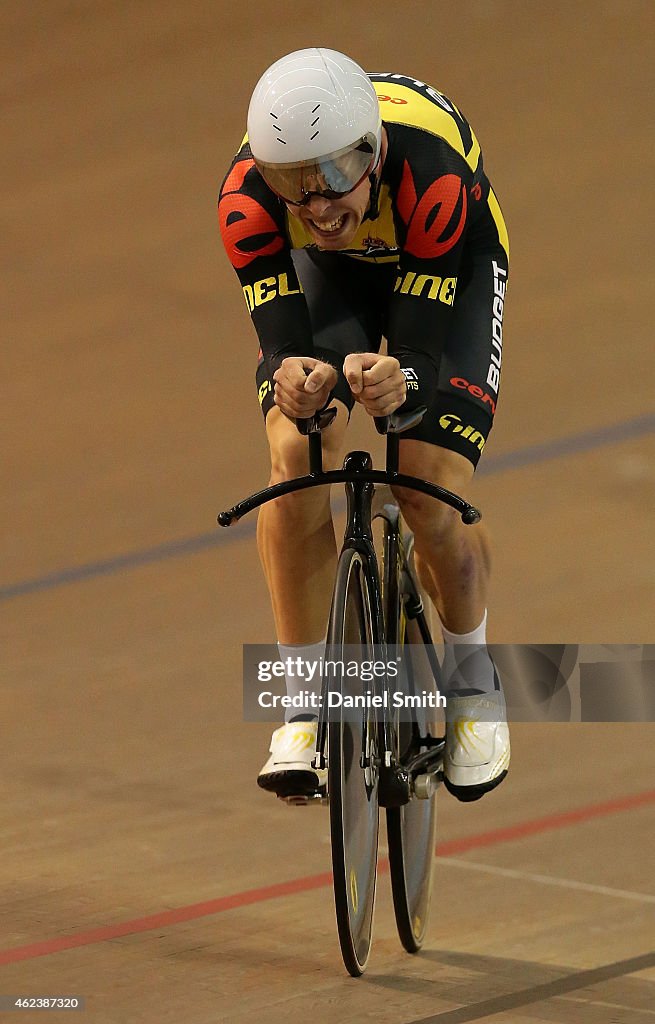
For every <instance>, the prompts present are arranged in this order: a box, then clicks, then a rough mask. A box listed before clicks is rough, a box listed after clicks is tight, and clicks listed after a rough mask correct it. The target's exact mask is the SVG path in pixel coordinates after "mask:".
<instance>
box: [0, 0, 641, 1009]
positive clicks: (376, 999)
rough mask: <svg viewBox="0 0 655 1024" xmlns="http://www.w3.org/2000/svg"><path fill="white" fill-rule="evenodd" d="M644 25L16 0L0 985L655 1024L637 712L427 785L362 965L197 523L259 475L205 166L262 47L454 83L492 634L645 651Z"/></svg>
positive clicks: (234, 287)
mask: <svg viewBox="0 0 655 1024" xmlns="http://www.w3.org/2000/svg"><path fill="white" fill-rule="evenodd" d="M654 15H655V8H654V6H653V4H652V2H651V0H643V2H641V0H578V2H576V3H573V4H571V3H570V2H566V3H565V2H562V0H549V2H545V0H543V2H542V0H474V2H471V3H467V4H459V3H455V2H453V0H444V2H441V3H436V2H434V3H429V2H414V3H411V4H401V3H397V4H384V5H380V4H373V3H358V2H354V3H353V2H350V3H348V4H347V5H346V4H343V5H336V7H334V6H332V5H318V7H317V8H312V7H311V6H310V7H303V6H298V5H292V4H286V5H285V4H280V3H279V2H276V3H272V2H270V0H259V2H257V3H254V2H250V0H249V2H246V3H245V4H239V5H232V4H227V3H224V4H223V5H221V4H217V3H212V2H209V0H195V2H194V3H192V4H183V3H181V2H176V0H156V2H155V0H30V2H28V3H25V2H23V0H4V3H3V4H2V6H1V8H0V54H1V59H2V106H3V126H4V127H3V146H2V150H3V153H2V164H3V195H2V211H3V225H2V241H3V291H4V303H3V306H4V308H5V310H6V315H5V317H3V319H4V326H3V331H2V333H3V341H2V350H3V360H2V362H3V400H2V405H3V413H4V414H5V418H6V421H7V426H8V430H7V429H5V430H3V437H4V439H5V440H4V444H3V460H2V481H1V484H2V486H1V488H0V501H1V502H2V523H3V530H2V576H1V578H0V596H1V597H2V609H1V612H2V614H1V619H0V622H1V627H0V628H1V631H2V648H1V650H2V662H1V670H2V681H3V686H2V697H1V699H2V709H1V710H2V716H1V720H2V735H1V743H0V751H1V765H0V780H1V782H0V786H1V794H2V795H1V799H0V837H1V838H0V850H1V857H0V865H1V867H0V870H1V873H2V895H1V896H0V901H1V908H2V909H1V913H0V993H1V994H4V995H11V994H26V995H53V994H55V995H62V994H71V995H73V994H74V995H77V996H82V997H86V1011H85V1014H86V1016H85V1017H84V1019H86V1020H89V1021H92V1022H93V1024H109V1022H117V1024H118V1022H120V1024H123V1022H129V1024H132V1022H144V1024H164V1022H185V1024H209V1022H218V1021H230V1022H232V1021H234V1022H239V1024H250V1022H255V1021H257V1022H259V1021H262V1020H263V1021H271V1022H275V1024H277V1022H280V1024H281V1022H284V1024H296V1022H301V1021H302V1022H305V1021H307V1020H312V1021H317V1022H319V1024H332V1022H335V1024H336V1022H342V1021H344V1022H348V1024H359V1022H362V1024H363V1022H364V1021H375V1022H377V1024H387V1022H388V1024H409V1022H418V1021H423V1022H427V1021H430V1022H439V1024H455V1022H461V1021H478V1022H486V1021H494V1022H497V1024H509V1022H512V1024H523V1022H533V1021H553V1022H573V1024H587V1022H588V1024H610V1022H617V1024H618V1022H620V1024H628V1022H629V1024H642V1022H643V1024H646V1022H650V1021H655V953H654V952H653V947H654V939H655V881H654V870H653V869H654V868H655V855H654V853H653V831H654V829H655V743H654V742H653V741H654V738H655V733H654V732H653V727H652V726H649V725H613V724H596V725H591V724H589V725H584V726H580V725H578V726H575V725H557V726H555V725H551V726H546V725H532V726H528V725H524V726H518V727H516V728H515V729H514V734H513V748H514V759H513V767H512V772H511V775H510V777H509V778H508V780H507V782H506V783H505V784H504V785H503V786H502V787H501V789H500V790H499V791H498V792H497V793H495V794H493V795H492V796H490V797H488V798H486V799H485V800H483V801H482V802H480V803H479V804H474V805H471V806H468V807H466V806H461V805H458V804H457V803H456V802H455V801H453V800H451V799H448V797H447V795H446V796H442V797H440V843H441V846H440V853H441V854H442V858H441V859H440V860H438V861H437V892H436V898H435V905H434V912H433V923H432V930H431V934H430V938H429V941H428V943H427V947H426V949H425V951H424V953H423V954H422V955H421V956H419V957H414V958H410V957H408V956H406V955H405V954H403V953H402V952H401V950H400V946H399V943H398V941H397V939H396V937H395V930H394V925H393V918H392V912H391V904H390V897H389V892H388V879H387V877H386V875H384V874H383V875H382V876H381V879H380V886H379V904H378V912H377V919H376V941H375V946H374V952H373V956H372V960H371V964H370V968H369V971H368V973H367V975H366V977H365V978H364V979H362V980H361V981H359V982H355V981H353V980H351V979H350V978H348V977H347V976H346V975H345V974H344V972H343V969H342V966H341V963H340V959H339V954H338V947H337V941H336V930H335V924H334V915H333V908H332V898H331V893H330V889H329V879H328V877H327V873H328V871H329V847H328V845H327V843H328V839H327V819H326V815H325V813H324V812H323V811H320V810H314V809H311V810H302V809H290V808H287V807H285V806H283V805H282V804H280V803H278V802H276V801H275V800H273V799H271V798H270V797H269V796H267V795H266V794H263V793H261V792H260V791H258V789H257V788H256V785H255V776H256V773H257V770H258V769H259V767H260V764H261V762H262V760H263V758H264V754H265V751H266V748H267V744H268V738H269V728H268V727H267V726H263V725H262V726H260V725H257V726H255V725H246V724H244V723H243V722H242V720H241V703H240V702H241V690H240V678H241V676H240V672H241V667H240V666H241V645H242V644H243V643H244V642H247V641H248V642H264V641H269V640H271V639H272V638H273V631H272V622H271V616H270V612H269V610H268V603H267V599H266V595H265V591H264V587H263V583H262V582H261V580H260V576H259V570H258V565H257V560H256V553H255V549H254V544H253V536H252V530H251V529H250V530H249V529H248V528H247V527H246V524H245V523H244V524H242V528H241V529H239V528H237V529H234V530H233V531H230V532H229V533H228V532H226V533H222V532H219V531H218V530H217V529H214V526H213V524H214V517H215V514H216V512H217V511H218V510H219V508H221V507H225V506H226V505H227V504H231V503H232V501H233V500H235V499H236V498H238V497H240V496H242V495H244V494H245V493H248V492H249V491H250V490H252V489H254V488H255V487H257V486H260V485H261V484H262V483H263V481H265V478H266V451H265V447H264V443H263V433H262V427H261V423H260V414H259V409H258V406H257V400H256V397H255V391H254V386H253V372H254V361H255V354H256V347H257V346H256V342H255V339H254V334H253V332H252V329H251V327H250V325H249V323H248V321H247V316H246V313H245V310H244V308H243V303H242V298H241V296H240V294H239V288H238V284H237V281H236V278H235V277H234V275H233V272H232V270H231V269H230V268H229V266H228V264H227V261H226V259H225V257H224V254H223V252H222V250H221V248H220V243H219V238H218V232H217V227H216V215H215V198H216V192H217V188H218V184H219V182H220V179H221V177H222V175H223V173H224V170H225V168H226V167H227V164H228V161H229V159H230V156H231V154H232V152H233V150H234V149H235V147H236V146H237V144H238V142H239V140H240V138H241V133H242V130H243V125H244V120H245V113H246V108H247V102H248V98H249V95H250V91H251V89H252V86H253V84H254V82H255V81H256V79H257V77H258V76H259V74H260V73H261V71H262V70H263V69H264V67H265V66H266V65H268V64H269V63H270V62H271V61H272V60H273V59H275V58H276V57H277V56H279V55H281V54H282V53H285V52H287V51H289V50H292V49H296V48H298V47H300V46H306V45H314V44H316V43H319V44H322V45H328V46H334V47H336V48H338V49H344V50H346V51H348V52H350V53H351V54H352V55H353V56H354V57H355V58H356V59H358V60H359V61H360V62H361V63H363V64H364V65H365V66H367V67H370V68H372V69H375V70H386V69H389V70H398V71H403V72H406V73H409V74H412V75H415V76H416V77H420V78H422V79H423V80H425V81H428V82H431V83H433V84H435V85H437V86H439V87H440V88H442V89H444V91H446V92H447V93H450V94H451V95H452V96H453V98H454V99H455V100H456V102H457V103H458V104H459V105H461V107H462V109H463V110H464V111H465V112H466V113H467V115H468V116H469V117H470V119H471V121H472V123H473V125H474V127H475V129H476V131H477V133H478V136H479V138H480V141H481V144H482V147H483V150H484V152H485V155H486V164H487V167H488V170H489V173H490V175H491V178H492V181H493V182H494V184H495V186H496V188H497V191H498V194H499V196H500V198H501V202H502V205H503V208H504V210H505V213H506V216H507V220H508V223H509V226H510V234H511V238H512V255H513V262H512V270H513V274H512V281H511V285H510V302H509V307H508V315H507V326H506V339H507V340H506V356H505V369H504V378H503V381H504V388H503V395H502V402H501V406H500V413H499V416H498V421H497V426H496V429H495V430H494V433H493V436H492V439H491V441H490V444H489V446H488V449H487V452H485V457H484V459H483V461H482V467H483V468H484V469H485V470H486V472H484V473H483V472H482V471H481V473H480V474H479V477H478V480H477V481H476V487H475V493H474V498H475V500H476V501H477V502H478V503H479V504H480V505H481V506H482V508H483V509H484V512H485V517H486V520H487V522H488V523H489V524H490V526H491V528H492V531H493V534H494V537H495V551H496V555H495V583H494V593H493V601H492V606H491V613H490V614H491V629H492V636H493V639H495V640H496V641H523V642H530V641H532V642H562V641H570V642H612V643H623V642H635V643H641V642H645V641H648V640H652V639H653V637H652V631H653V586H654V584H655V539H654V532H653V529H652V507H653V498H654V497H655V469H654V466H655V460H654V456H655V440H654V428H655V417H654V416H653V354H652V352H653V349H652V340H651V337H650V334H651V330H650V319H651V312H652V311H651V305H652V295H653V279H652V269H651V265H649V262H648V258H647V254H648V252H649V250H650V248H651V246H650V245H649V243H650V242H651V232H652V187H651V178H652V169H653V154H654V153H655V139H654V138H653V134H652V125H651V120H650V114H649V109H650V105H649V97H652V93H653V83H652V78H651V81H649V80H648V78H649V76H650V73H651V70H652V55H651V54H650V53H649V49H650V42H651V40H652V38H653V33H654V32H655V17H654ZM352 435H353V436H352V441H353V445H352V446H353V447H355V446H359V445H361V444H366V445H370V444H371V442H372V437H371V431H370V429H369V426H368V424H367V423H366V422H364V418H363V417H362V416H359V417H357V420H356V422H355V423H354V425H353V431H352ZM376 450H379V448H377V449H376ZM22 1016H23V1019H26V1020H29V1021H32V1020H36V1019H39V1020H40V1019H41V1016H38V1018H37V1014H36V1013H35V1012H23V1014H22ZM70 1016H71V1014H70V1013H68V1014H64V1013H58V1012H53V1013H52V1017H51V1018H48V1019H52V1020H53V1021H58V1020H64V1019H70ZM2 1019H4V1016H2ZM8 1019H14V1018H13V1017H12V1018H8ZM16 1019H21V1016H20V1014H19V1015H18V1016H17V1018H16ZM73 1019H78V1018H77V1017H75V1018H73Z"/></svg>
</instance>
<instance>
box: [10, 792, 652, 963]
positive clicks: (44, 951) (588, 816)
mask: <svg viewBox="0 0 655 1024" xmlns="http://www.w3.org/2000/svg"><path fill="white" fill-rule="evenodd" d="M650 804H655V790H648V791H647V792H645V793H636V794H634V795H632V796H625V797H619V798H617V799H615V800H606V801H604V802H603V803H599V804H591V805H588V806H587V807H580V808H578V809H577V810H574V811H563V812H561V813H559V814H548V815H545V816H544V817H542V818H533V819H531V820H529V821H524V822H520V823H519V824H517V825H509V826H507V827H506V828H498V829H493V830H492V831H490V832H479V833H478V834H477V835H472V836H466V837H464V838H463V839H452V840H451V841H450V842H447V843H442V844H441V845H440V846H439V851H438V852H439V854H440V855H441V856H443V857H447V856H452V854H456V853H465V852H467V851H468V850H475V849H478V848H479V847H484V846H494V845H496V844H498V843H507V842H511V841H512V840H514V839H524V838H526V837H527V836H534V835H539V834H540V833H543V832H551V831H553V830H555V829H560V828H566V827H568V826H569V825H577V824H580V822H584V821H590V820H592V819H593V818H602V817H605V816H606V815H608V814H617V813H619V812H621V811H631V810H635V809H636V808H639V807H646V806H648V805H650ZM388 866H389V865H388V861H386V860H385V861H380V864H379V870H380V871H383V872H384V871H386V870H388ZM331 884H332V874H331V873H330V872H325V873H324V874H321V875H308V876H306V877H305V878H294V879H291V881H289V882H278V883H276V884H275V885H266V886H262V888H260V889H247V890H246V891H245V892H236V893H233V894H232V895H231V896H219V897H218V898H217V899H214V900H205V901H204V902H202V903H192V904H190V905H189V906H186V907H175V908H174V909H172V910H163V911H161V912H160V913H159V914H149V915H148V916H147V917H139V918H135V919H134V920H132V921H122V922H119V923H117V924H110V925H104V926H102V927H100V928H92V929H91V930H90V931H86V932H78V933H77V934H76V935H62V936H61V937H60V938H57V939H45V940H44V941H43V942H35V943H32V944H31V945H28V946H15V947H14V948H13V949H5V950H0V964H13V963H18V962H19V961H20V960H33V959H35V958H36V957H39V956H48V955H49V954H51V953H60V952H63V951H64V950H66V949H76V948H77V947H79V946H91V945H94V944H95V943H97V942H105V941H107V940H108V939H117V938H120V937H121V936H123V935H136V934H138V933H139V932H148V931H154V930H155V929H157V928H166V927H168V926H169V925H174V924H181V923H182V922H183V921H193V920H195V919H197V918H200V917H209V916H210V915H212V914H221V913H223V912H224V911H226V910H236V909H238V908H239V907H246V906H248V905H250V904H252V903H263V902H265V901H267V900H275V899H279V897H280V896H293V895H295V894H296V893H301V892H309V891H311V890H312V889H324V888H326V887H327V886H329V885H331Z"/></svg>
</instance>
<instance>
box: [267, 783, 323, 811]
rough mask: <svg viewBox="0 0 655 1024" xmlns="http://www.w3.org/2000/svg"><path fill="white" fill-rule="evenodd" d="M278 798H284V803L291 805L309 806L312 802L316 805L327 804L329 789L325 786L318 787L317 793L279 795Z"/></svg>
mask: <svg viewBox="0 0 655 1024" xmlns="http://www.w3.org/2000/svg"><path fill="white" fill-rule="evenodd" d="M278 800H282V802H283V803H285V804H288V805H289V807H308V806H309V805H310V804H313V805H314V806H323V805H324V804H327V790H326V788H325V786H322V787H321V789H318V790H317V791H316V792H315V793H297V794H295V795H293V796H279V797H278Z"/></svg>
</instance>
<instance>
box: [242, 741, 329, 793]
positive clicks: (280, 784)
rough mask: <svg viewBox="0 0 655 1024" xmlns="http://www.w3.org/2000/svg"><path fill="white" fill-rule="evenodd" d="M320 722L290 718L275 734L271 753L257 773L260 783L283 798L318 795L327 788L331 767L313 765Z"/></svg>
mask: <svg viewBox="0 0 655 1024" xmlns="http://www.w3.org/2000/svg"><path fill="white" fill-rule="evenodd" d="M316 729H317V723H316V722H287V723H286V725H281V726H280V728H279V729H276V730H275V732H274V733H273V735H272V737H271V746H270V752H271V756H270V757H269V759H268V761H267V762H266V764H265V765H264V767H263V768H262V770H261V771H260V773H259V775H258V777H257V785H258V786H261V788H262V789H267V790H269V791H270V792H271V793H276V794H277V796H279V797H280V798H281V799H283V800H291V801H293V800H294V798H297V802H299V803H301V802H304V800H303V799H302V798H311V797H316V796H317V795H322V793H321V791H323V793H324V792H325V784H326V782H327V770H326V769H322V768H313V767H312V760H313V758H314V755H315V754H316Z"/></svg>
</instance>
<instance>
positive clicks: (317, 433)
mask: <svg viewBox="0 0 655 1024" xmlns="http://www.w3.org/2000/svg"><path fill="white" fill-rule="evenodd" d="M425 411H426V410H425V408H424V407H422V408H420V409H418V410H416V411H415V412H413V413H409V414H405V415H398V414H393V415H392V416H386V417H381V418H379V419H376V421H375V425H376V428H377V430H378V432H379V433H383V434H386V437H387V452H386V468H385V470H374V469H372V461H371V456H370V454H369V453H368V452H361V451H351V452H349V453H348V454H347V455H346V457H345V459H344V463H343V468H342V469H339V470H329V471H325V470H324V469H323V457H322V443H321V431H322V430H323V429H324V428H325V427H326V426H327V425H328V424H329V423H330V422H331V421H332V419H333V418H334V416H335V415H336V410H334V409H327V410H324V411H323V412H321V413H317V414H316V415H315V416H314V417H312V418H311V419H309V420H304V421H297V426H298V429H299V430H300V432H301V433H303V434H305V435H307V436H308V441H309V474H307V475H305V476H301V477H296V478H295V479H293V480H285V481H283V482H281V483H278V484H273V485H271V486H270V487H266V488H264V489H263V490H261V491H258V492H256V493H255V494H253V495H251V496H250V497H249V498H246V499H244V500H243V501H241V502H239V503H238V504H236V505H234V506H233V507H232V508H231V509H228V510H227V511H225V512H221V513H220V514H219V516H218V523H219V524H220V525H221V526H224V527H227V526H230V525H231V524H232V523H234V522H237V521H238V520H239V519H241V518H242V517H243V516H244V515H247V513H248V512H251V511H253V510H254V509H256V508H260V507H261V506H262V505H264V504H266V503H267V502H269V501H273V500H275V499H276V498H279V497H282V496H283V495H286V494H292V493H294V492H296V491H300V490H305V489H307V488H310V487H324V486H326V485H330V484H337V483H344V484H345V485H346V498H347V515H346V528H345V532H344V539H343V544H342V551H344V550H346V549H354V550H356V551H357V552H358V553H359V554H360V555H361V558H362V561H364V562H366V564H367V568H368V570H369V572H370V573H371V574H372V576H373V579H374V581H375V585H374V588H373V592H374V595H375V597H374V600H375V604H376V607H374V608H372V609H371V612H372V615H373V616H374V617H375V618H376V619H377V621H378V622H381V621H382V607H381V587H380V577H379V570H378V560H377V554H376V551H375V547H374V543H373V526H372V521H373V518H374V517H373V511H372V502H373V494H374V485H375V484H387V485H390V486H391V485H395V486H398V487H406V488H408V489H411V490H415V491H419V492H421V493H423V494H427V495H429V496H430V497H432V498H436V499H437V500H439V501H442V502H444V503H445V504H446V505H449V506H450V507H451V508H453V509H455V510H456V511H457V512H459V514H460V516H461V519H462V522H463V523H465V524H466V525H472V524H474V523H477V522H479V521H480V519H481V515H480V512H479V511H478V509H476V508H475V507H474V506H473V505H470V504H469V503H468V502H467V501H465V500H464V499H463V498H460V497H459V496H458V495H456V494H454V493H453V492H452V491H449V490H447V489H446V488H444V487H440V486H439V485H438V484H433V483H430V482H429V481H427V480H422V479H420V478H418V477H413V476H408V475H407V474H404V473H400V472H399V469H398V455H399V434H400V433H401V432H402V431H404V430H408V429H410V428H411V427H413V426H414V425H415V424H416V423H417V422H420V420H421V418H422V417H423V415H424V414H425ZM415 596H416V601H417V602H419V604H420V597H419V595H418V594H416V595H415ZM419 624H420V628H421V632H422V633H423V631H424V630H426V628H427V627H426V626H425V622H424V620H423V619H422V618H419ZM423 635H424V641H425V642H426V644H427V649H428V650H430V651H431V657H432V658H434V657H435V655H434V651H433V650H431V647H430V644H429V634H427V636H426V635H425V634H424V633H423ZM429 656H430V655H429ZM433 670H434V668H433ZM437 671H438V670H437ZM383 685H384V688H386V687H387V686H388V683H387V681H386V680H384V684H383ZM387 704H388V702H387ZM325 705H326V701H325V700H323V702H322V707H321V711H320V714H319V721H318V733H317V754H316V760H315V765H316V767H319V768H324V767H325V766H326V759H325V748H326V736H327V724H328V716H327V710H326V707H325ZM383 710H384V714H383V716H382V723H381V724H382V737H383V742H382V746H383V748H384V749H383V751H382V758H381V759H380V765H379V767H380V804H381V806H386V807H390V806H399V805H400V804H402V803H406V802H407V800H408V799H409V796H410V785H411V775H410V773H411V774H413V775H414V776H415V775H417V774H419V773H421V772H429V770H430V767H429V766H430V764H431V763H435V761H436V760H437V759H438V757H439V751H440V748H439V749H438V750H434V751H432V750H427V751H424V752H423V753H421V754H419V755H417V757H415V758H413V759H412V761H411V762H410V764H409V765H407V766H400V765H396V764H394V763H393V759H392V747H393V743H392V727H391V721H390V718H389V713H388V710H386V709H385V703H384V702H383ZM362 758H363V761H365V760H366V754H365V752H364V751H363V752H362ZM362 767H366V765H365V764H364V763H362Z"/></svg>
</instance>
